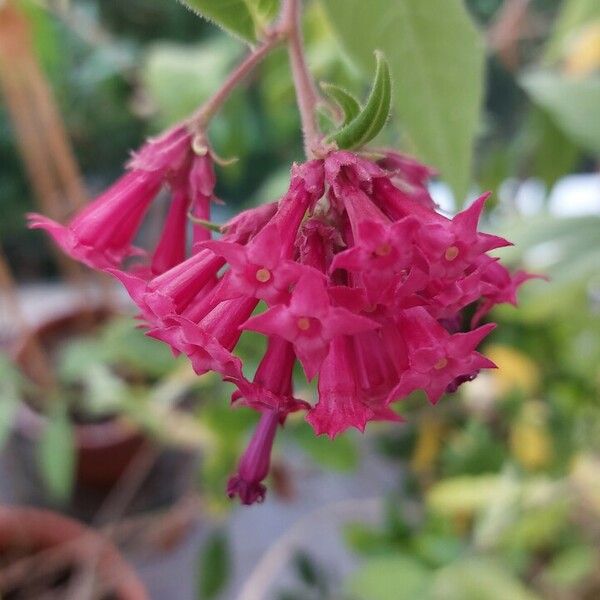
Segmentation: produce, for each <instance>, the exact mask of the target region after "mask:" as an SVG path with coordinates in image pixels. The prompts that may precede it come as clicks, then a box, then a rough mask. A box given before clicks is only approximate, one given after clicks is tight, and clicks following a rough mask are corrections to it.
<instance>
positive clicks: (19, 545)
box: [0, 506, 148, 600]
mask: <svg viewBox="0 0 600 600" xmlns="http://www.w3.org/2000/svg"><path fill="white" fill-rule="evenodd" d="M61 546H63V548H62V549H60V550H59V548H60V547H61ZM51 549H56V553H54V554H48V555H45V556H44V559H43V560H40V563H39V568H40V569H42V570H43V569H44V568H46V567H47V568H48V569H49V570H50V571H51V566H52V565H51V564H50V561H51V560H52V559H53V558H55V559H56V561H57V564H56V569H57V570H59V571H60V569H62V571H63V572H64V571H65V570H66V571H67V572H68V570H69V569H77V568H78V567H82V566H85V564H86V562H88V561H90V560H92V561H95V562H94V564H95V565H96V569H97V570H96V573H97V576H98V577H99V580H100V582H101V583H102V584H103V585H105V586H106V588H107V596H106V597H110V598H115V599H118V600H147V599H148V595H147V593H146V591H145V589H144V586H143V585H142V583H141V581H140V580H139V578H138V576H137V575H136V573H135V572H134V571H133V569H132V568H131V567H130V566H129V565H128V564H127V562H125V560H124V559H123V557H122V556H121V554H120V553H119V551H118V550H117V549H116V547H115V546H113V545H112V544H111V543H110V542H108V541H107V540H106V539H105V538H104V537H103V536H101V535H100V534H99V533H97V532H95V531H93V530H92V529H90V528H88V527H85V526H84V525H83V524H81V523H79V522H78V521H75V520H73V519H69V518H67V517H64V516H62V515H59V514H57V513H54V512H52V511H48V510H39V509H35V508H27V507H9V506H0V557H3V558H8V557H9V556H10V554H11V553H18V556H19V558H18V559H16V560H20V559H26V558H27V557H33V556H35V555H36V554H37V553H39V552H44V551H47V550H51ZM52 557H53V558H52ZM9 571H10V563H9V565H8V566H7V565H4V568H3V574H2V577H1V578H0V596H2V597H3V598H4V597H5V595H7V593H8V592H9V591H11V590H14V589H15V588H14V587H13V586H14V585H17V588H18V579H19V577H13V581H11V580H10V579H11V578H10V576H9V575H7V573H8V572H9ZM33 572H37V571H31V572H30V573H26V574H25V576H26V578H28V579H29V578H30V577H31V576H32V574H33Z"/></svg>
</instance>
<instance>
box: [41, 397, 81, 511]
mask: <svg viewBox="0 0 600 600" xmlns="http://www.w3.org/2000/svg"><path fill="white" fill-rule="evenodd" d="M38 460H39V465H40V469H41V473H42V477H43V479H44V483H45V484H46V487H47V489H48V492H49V493H50V495H51V496H52V497H53V498H54V499H55V500H58V501H65V500H67V499H68V497H69V495H70V493H71V490H72V487H73V479H74V477H73V476H74V469H75V436H74V432H73V427H72V425H71V422H70V421H69V417H68V415H67V410H66V407H65V406H64V405H63V404H61V403H58V402H56V403H55V406H54V407H53V408H52V411H51V412H50V414H49V415H48V422H47V424H46V429H45V431H44V433H43V435H42V438H41V439H40V443H39V445H38Z"/></svg>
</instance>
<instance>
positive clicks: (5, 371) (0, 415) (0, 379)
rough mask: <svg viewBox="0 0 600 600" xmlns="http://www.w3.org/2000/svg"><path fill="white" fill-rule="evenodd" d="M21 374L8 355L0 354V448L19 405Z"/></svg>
mask: <svg viewBox="0 0 600 600" xmlns="http://www.w3.org/2000/svg"><path fill="white" fill-rule="evenodd" d="M21 385H22V381H21V376H20V374H19V372H18V371H17V369H16V368H15V367H14V366H13V365H12V364H11V363H10V361H9V360H8V358H7V357H6V356H2V355H0V450H1V449H2V447H3V446H4V442H5V441H6V439H7V437H8V435H9V434H10V430H11V427H12V424H13V417H14V416H15V413H16V411H17V408H18V407H19V387H20V386H21Z"/></svg>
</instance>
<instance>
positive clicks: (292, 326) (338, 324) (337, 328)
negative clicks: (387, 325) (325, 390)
mask: <svg viewBox="0 0 600 600" xmlns="http://www.w3.org/2000/svg"><path fill="white" fill-rule="evenodd" d="M243 327H244V329H251V330H253V331H258V332H259V333H263V334H265V335H279V336H281V337H282V338H284V339H286V340H288V341H290V342H292V344H293V345H294V350H295V352H296V355H297V356H298V359H299V360H300V362H301V363H302V366H303V367H304V372H305V373H306V376H307V378H308V379H309V380H310V379H312V378H313V377H314V376H315V375H316V374H317V372H318V370H319V368H320V366H321V363H322V362H323V360H324V359H325V357H326V356H327V352H328V350H329V343H330V342H331V340H332V339H333V338H334V337H336V336H338V335H342V334H347V335H352V334H354V333H358V332H360V331H367V330H369V329H375V328H377V327H379V324H378V323H376V322H375V321H372V320H371V319H367V318H366V317H362V316H359V315H356V314H354V313H352V312H350V311H349V310H347V309H345V308H342V307H340V306H333V305H332V303H331V299H330V297H329V295H328V293H327V288H326V286H325V282H324V280H323V277H322V276H321V274H320V273H319V272H318V271H315V270H313V269H311V270H310V271H309V272H307V273H305V274H304V275H303V276H302V277H301V278H300V280H299V281H298V283H297V285H296V287H295V288H294V290H293V292H292V297H291V300H290V303H289V305H283V304H278V305H276V306H273V307H272V308H270V309H269V310H267V311H266V312H264V313H262V314H260V315H257V316H255V317H252V318H251V319H249V320H248V321H247V322H246V323H245V324H244V325H243Z"/></svg>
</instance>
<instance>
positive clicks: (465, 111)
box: [321, 0, 484, 202]
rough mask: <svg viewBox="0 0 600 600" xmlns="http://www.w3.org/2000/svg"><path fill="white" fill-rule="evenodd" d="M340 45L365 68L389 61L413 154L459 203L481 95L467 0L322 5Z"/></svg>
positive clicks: (341, 0) (347, 0) (478, 47)
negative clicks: (377, 55)
mask: <svg viewBox="0 0 600 600" xmlns="http://www.w3.org/2000/svg"><path fill="white" fill-rule="evenodd" d="M321 1H322V3H323V4H324V6H325V8H326V9H327V12H328V14H329V16H330V22H331V26H332V27H333V29H334V30H335V31H336V32H337V34H338V36H339V38H340V40H341V42H342V45H343V47H344V48H345V50H346V51H347V52H348V54H349V55H350V57H351V58H352V59H353V60H354V61H355V62H356V64H357V65H358V66H360V67H361V68H362V69H364V70H366V69H368V68H369V65H370V62H371V54H372V52H373V50H374V49H376V48H380V49H381V50H382V51H383V52H385V55H386V57H387V59H388V61H389V64H390V72H391V75H392V78H393V80H394V84H395V86H396V92H395V94H394V108H395V110H396V111H397V114H398V116H399V117H400V120H401V126H402V128H403V130H404V131H405V132H406V134H407V136H408V138H409V141H410V142H411V143H412V146H413V147H414V148H413V150H414V151H415V153H416V154H417V155H418V156H419V157H420V158H421V159H423V160H424V161H426V162H428V163H430V164H432V165H433V166H434V167H436V168H437V169H438V170H439V171H440V172H441V174H442V177H443V178H445V179H446V181H447V182H448V183H449V184H450V185H451V187H452V188H453V190H454V193H455V195H456V196H457V198H458V200H459V202H462V200H463V198H464V195H465V191H466V189H467V187H468V185H469V182H470V173H471V160H472V155H473V141H474V138H475V134H476V132H477V127H478V124H479V115H480V108H481V101H482V97H483V65H484V47H483V43H482V40H481V37H480V35H479V33H478V32H477V30H476V29H475V27H474V25H473V23H472V21H471V19H470V17H469V15H468V13H467V11H466V9H465V6H464V2H463V1H462V0H428V1H427V2H423V0H394V2H390V0H369V2H365V1H364V0H321Z"/></svg>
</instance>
